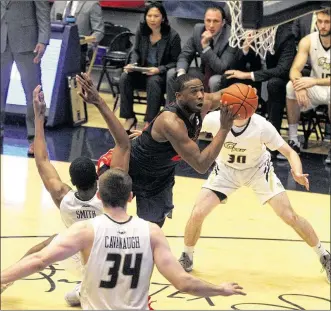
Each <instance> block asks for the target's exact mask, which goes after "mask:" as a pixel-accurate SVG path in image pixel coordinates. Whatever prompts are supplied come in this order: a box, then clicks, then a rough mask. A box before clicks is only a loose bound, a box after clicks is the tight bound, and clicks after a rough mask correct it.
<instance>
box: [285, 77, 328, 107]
mask: <svg viewBox="0 0 331 311" xmlns="http://www.w3.org/2000/svg"><path fill="white" fill-rule="evenodd" d="M307 91H308V97H309V99H310V104H309V105H308V107H307V108H305V107H302V108H301V111H307V110H310V109H314V108H316V107H317V106H319V105H330V87H329V86H322V85H315V86H313V87H311V88H309V89H307ZM286 97H287V98H289V99H297V98H296V96H295V92H294V88H293V83H292V81H289V82H288V83H287V85H286Z"/></svg>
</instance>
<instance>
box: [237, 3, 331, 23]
mask: <svg viewBox="0 0 331 311" xmlns="http://www.w3.org/2000/svg"><path fill="white" fill-rule="evenodd" d="M324 8H330V1H302V0H283V1H247V0H246V1H242V26H243V28H245V29H260V28H265V27H270V26H274V25H277V24H283V23H286V22H288V21H291V20H293V19H295V18H298V17H300V16H303V15H306V14H309V13H310V12H313V11H318V10H322V9H324Z"/></svg>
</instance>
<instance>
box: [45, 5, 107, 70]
mask: <svg viewBox="0 0 331 311" xmlns="http://www.w3.org/2000/svg"><path fill="white" fill-rule="evenodd" d="M59 15H62V17H63V20H65V19H66V17H67V16H75V18H76V24H77V27H78V33H79V35H80V36H93V37H95V39H96V44H98V43H99V42H100V41H101V40H102V38H103V36H104V32H105V29H104V22H103V18H102V11H101V6H100V4H99V1H72V0H71V1H66V2H65V1H54V3H53V7H52V11H51V20H52V21H55V20H56V19H57V16H59ZM91 47H92V45H91ZM88 50H89V48H88V45H87V44H82V45H81V71H82V72H85V71H86V56H87V53H88ZM90 50H91V48H90Z"/></svg>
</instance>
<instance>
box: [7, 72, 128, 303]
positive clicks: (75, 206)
mask: <svg viewBox="0 0 331 311" xmlns="http://www.w3.org/2000/svg"><path fill="white" fill-rule="evenodd" d="M77 82H78V83H79V84H80V85H82V84H84V87H85V88H90V87H91V86H93V84H92V82H91V79H90V78H89V77H88V76H87V74H82V77H79V76H77ZM93 95H98V93H93V92H88V93H87V94H85V95H83V94H81V96H82V97H83V99H84V100H85V101H93V100H91V99H93ZM98 96H99V95H98ZM33 104H34V111H35V140H34V145H35V161H36V165H37V168H38V172H39V175H40V177H41V179H42V181H43V184H44V186H45V188H46V189H47V191H48V192H49V193H50V194H51V197H52V199H53V202H54V203H55V205H56V206H57V207H58V208H59V210H60V214H61V217H62V221H63V223H64V225H65V226H66V227H67V228H68V227H70V226H71V225H72V224H73V223H75V222H78V221H82V220H86V219H87V218H93V217H96V216H98V215H101V214H103V207H102V202H101V200H100V199H99V197H98V196H97V190H98V186H97V180H98V176H97V174H96V168H95V165H94V164H93V162H92V160H91V159H89V158H87V157H79V158H77V159H75V160H74V161H73V162H72V163H71V164H70V167H69V174H70V177H71V182H72V184H73V185H74V186H76V188H77V191H75V190H73V189H72V188H71V187H70V186H69V185H67V184H65V183H64V182H62V180H61V178H60V176H59V174H58V173H57V171H56V169H55V168H54V166H53V165H52V164H51V162H50V161H49V158H48V154H47V147H46V142H45V134H44V123H45V111H46V105H45V102H44V95H43V92H41V87H40V86H37V87H36V89H35V90H34V92H33ZM96 107H97V108H98V110H99V111H100V113H101V115H102V116H103V118H104V120H105V121H106V123H107V125H108V128H109V131H110V133H111V134H112V136H113V138H114V140H115V144H116V145H115V148H114V149H113V162H112V165H114V166H115V167H119V168H121V169H123V170H124V171H126V172H127V171H128V166H129V154H130V141H129V138H128V136H127V134H126V132H125V130H124V129H123V127H122V125H121V123H120V122H119V121H118V119H117V118H116V117H115V115H114V114H113V112H112V111H111V110H110V109H109V108H108V106H107V104H106V103H105V101H104V100H103V99H102V98H100V100H98V104H96ZM55 236H56V235H53V236H51V237H50V238H48V239H47V240H46V241H43V242H41V243H39V244H38V245H36V246H34V247H33V248H31V249H30V250H29V251H28V252H27V253H26V254H25V256H27V255H29V254H32V253H35V252H37V251H39V250H41V249H42V248H44V247H45V246H47V245H48V244H49V243H51V241H52V240H53V239H54V237H55ZM66 265H67V266H66V267H67V268H69V270H71V271H72V272H74V273H77V272H78V275H79V274H81V271H79V270H81V264H80V258H78V257H77V256H76V257H73V258H72V260H70V261H67V262H66ZM73 270H77V271H73ZM8 285H11V284H7V286H8ZM5 288H6V287H4V289H5ZM78 289H79V286H77V290H78ZM65 299H66V301H67V302H68V303H69V304H70V305H77V304H79V296H77V295H76V291H73V292H69V293H67V294H66V296H65Z"/></svg>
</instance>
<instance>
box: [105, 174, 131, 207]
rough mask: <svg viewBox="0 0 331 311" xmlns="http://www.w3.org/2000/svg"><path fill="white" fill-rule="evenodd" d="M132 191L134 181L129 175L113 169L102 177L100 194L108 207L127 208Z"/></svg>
mask: <svg viewBox="0 0 331 311" xmlns="http://www.w3.org/2000/svg"><path fill="white" fill-rule="evenodd" d="M131 191H132V179H131V177H130V176H129V174H128V173H126V172H124V171H122V170H120V169H115V168H111V169H109V170H108V171H106V172H104V173H103V174H102V176H101V177H100V182H99V194H100V198H101V201H102V202H103V204H104V205H105V206H106V207H107V206H109V207H117V206H120V207H125V206H126V204H127V202H128V200H129V197H130V193H131Z"/></svg>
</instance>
